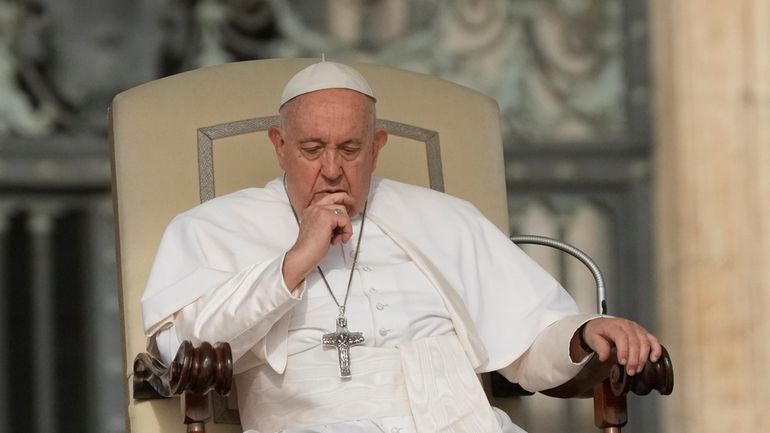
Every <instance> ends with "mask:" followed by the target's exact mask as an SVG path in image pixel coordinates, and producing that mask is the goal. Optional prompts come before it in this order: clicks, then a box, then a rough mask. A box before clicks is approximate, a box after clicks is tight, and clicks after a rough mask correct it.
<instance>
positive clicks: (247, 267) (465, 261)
mask: <svg viewBox="0 0 770 433" xmlns="http://www.w3.org/2000/svg"><path fill="white" fill-rule="evenodd" d="M375 102H376V100H375V97H374V94H373V92H372V90H371V88H370V87H369V85H368V84H367V83H366V81H365V80H364V78H363V77H361V75H360V74H358V73H357V72H356V71H355V70H353V69H352V68H350V67H348V66H345V65H341V64H337V63H333V62H321V63H317V64H314V65H311V66H309V67H308V68H306V69H304V70H302V71H300V72H299V73H297V75H295V76H294V77H293V78H292V79H291V80H290V81H289V83H288V84H287V85H286V88H285V89H284V92H283V95H282V99H281V106H280V109H279V112H280V125H279V126H277V127H273V128H271V129H270V130H269V137H270V140H271V141H272V142H273V144H274V146H275V152H276V156H277V159H278V163H279V164H280V166H281V168H282V169H283V170H284V171H285V175H284V176H283V177H282V178H279V179H276V180H274V181H272V182H270V183H268V184H267V185H266V186H265V187H264V188H252V189H246V190H243V191H239V192H236V193H233V194H230V195H227V196H223V197H219V198H217V199H214V200H211V201H209V202H207V203H205V204H203V205H201V206H198V207H196V208H194V209H192V210H190V211H187V212H185V213H183V214H181V215H179V216H177V217H176V218H175V219H174V221H172V223H171V224H170V225H169V227H168V228H167V230H166V233H165V234H164V237H163V240H162V242H161V246H160V248H159V251H158V255H157V257H156V261H155V264H154V266H153V269H152V273H151V275H150V279H149V281H148V285H147V288H146V290H145V295H144V297H143V299H142V306H143V313H144V319H145V327H146V330H147V334H148V336H150V337H152V339H151V342H152V343H154V344H157V347H158V349H159V350H160V352H161V354H162V355H163V356H164V357H165V358H166V359H169V358H171V357H172V356H173V353H174V351H175V350H176V348H177V347H178V345H179V341H181V340H185V339H188V340H192V341H193V342H195V343H197V342H200V341H227V342H229V343H230V344H231V347H232V349H233V354H234V358H235V359H236V363H235V367H236V385H237V390H238V401H239V405H240V412H241V422H242V425H243V427H244V429H250V430H254V431H259V432H261V433H272V432H287V433H288V432H292V433H299V432H307V433H310V432H332V433H339V432H351V433H352V432H360V433H365V432H382V431H388V432H390V431H393V432H401V433H409V432H419V433H429V432H457V433H459V432H464V433H468V432H478V433H490V432H517V431H521V430H520V429H518V427H516V426H514V425H513V424H512V423H511V421H510V420H509V419H508V417H507V416H506V415H505V414H503V413H502V412H500V411H498V410H496V409H494V408H491V407H490V406H489V403H488V402H487V400H486V398H485V396H484V393H483V390H482V389H481V387H480V385H479V382H478V380H477V378H476V375H475V373H477V372H485V371H493V370H498V371H500V372H502V373H503V374H504V375H505V376H506V377H508V378H509V379H510V380H512V381H514V382H517V383H519V384H521V385H522V386H523V387H524V388H526V389H530V390H533V391H534V390H541V389H546V388H550V387H553V386H556V385H559V384H561V383H563V382H565V381H566V380H568V379H570V378H571V377H572V376H573V375H574V374H576V373H577V371H578V370H579V369H580V368H581V366H582V364H583V363H584V362H585V360H587V359H588V357H589V356H590V355H591V353H592V352H596V353H597V355H598V356H599V357H600V358H601V359H606V358H607V357H608V356H609V352H610V348H611V346H612V345H614V346H616V347H617V349H618V354H619V358H620V360H621V362H623V363H625V365H626V368H627V371H628V372H629V374H634V373H635V372H637V371H638V370H640V369H641V367H642V365H643V364H644V362H645V361H646V360H647V359H648V358H650V359H652V360H653V361H654V360H657V358H658V357H659V356H660V353H661V348H660V345H659V344H658V343H657V341H656V339H655V337H653V336H652V335H651V334H649V333H648V332H647V331H645V330H644V329H643V328H642V327H641V326H639V325H637V324H635V323H633V322H630V321H628V320H624V319H619V318H608V317H599V316H596V315H578V314H576V308H575V305H574V302H573V301H572V300H571V299H570V298H569V296H568V295H567V294H566V292H564V290H563V289H562V288H561V287H560V286H559V285H558V284H557V283H556V282H555V281H554V280H553V279H552V278H551V277H550V276H548V275H547V274H546V273H545V272H544V271H543V270H541V269H540V268H539V267H538V266H537V265H536V264H534V263H533V262H532V261H531V260H529V259H528V257H527V256H526V255H524V254H523V253H522V252H521V251H520V250H519V249H518V248H516V247H515V246H514V245H513V244H512V243H511V242H510V241H509V240H508V239H507V237H506V236H505V235H504V234H502V233H501V232H500V231H499V230H497V229H496V228H495V227H494V226H493V225H492V224H491V223H490V222H489V221H487V220H486V219H485V218H484V217H483V216H482V215H481V214H480V213H479V212H478V211H477V210H476V209H475V208H473V207H472V206H471V205H470V204H468V203H467V202H464V201H462V200H459V199H456V198H454V197H451V196H448V195H445V194H441V193H437V192H434V191H431V190H426V189H423V188H419V187H415V186H411V185H405V184H401V183H398V182H394V181H390V180H386V179H379V178H373V177H372V173H373V172H374V170H375V167H376V164H377V157H378V155H379V152H380V151H381V150H382V148H383V146H384V145H385V143H386V141H387V134H386V132H385V131H383V130H381V129H377V128H375V117H376V116H375ZM429 217H430V218H429Z"/></svg>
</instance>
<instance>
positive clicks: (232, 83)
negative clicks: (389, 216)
mask: <svg viewBox="0 0 770 433" xmlns="http://www.w3.org/2000/svg"><path fill="white" fill-rule="evenodd" d="M312 62H314V60H310V59H291V60H287V59H276V60H259V61H249V62H239V63H230V64H225V65H220V66H215V67H209V68H203V69H199V70H195V71H190V72H186V73H182V74H178V75H175V76H171V77H167V78H163V79H159V80H156V81H153V82H150V83H147V84H144V85H141V86H138V87H136V88H134V89H130V90H128V91H126V92H123V93H121V94H119V95H117V96H116V97H115V99H114V101H113V104H112V107H111V122H110V123H111V141H112V149H113V185H114V194H115V195H114V201H115V217H116V230H117V239H118V248H119V261H120V263H119V268H120V281H119V284H120V288H121V303H122V314H123V317H122V318H123V330H124V338H125V350H126V353H125V356H126V371H125V373H126V378H127V383H130V374H131V363H132V360H133V357H134V356H135V355H136V354H137V353H139V352H141V351H144V350H145V343H146V341H145V335H144V331H143V326H142V320H141V308H140V305H139V299H140V297H141V294H142V292H143V290H144V285H145V282H146V280H147V276H148V274H149V270H150V266H151V264H152V260H153V258H154V255H155V250H156V249H157V246H158V243H159V241H160V237H161V235H162V233H163V230H164V228H165V226H166V225H167V224H168V222H169V221H170V220H171V219H172V218H173V217H174V216H175V215H176V214H178V213H180V212H182V211H184V210H186V209H189V208H191V207H193V206H195V205H197V204H198V203H200V202H201V179H200V178H199V174H200V165H199V160H200V155H199V146H198V143H199V135H200V133H201V132H200V131H201V130H203V131H205V130H206V128H211V127H214V126H216V125H221V124H228V123H232V122H236V121H239V120H244V119H255V118H261V117H268V116H275V115H276V114H277V104H278V102H277V101H278V100H279V96H280V92H281V89H282V88H283V85H284V84H285V83H286V81H288V79H289V78H290V77H291V76H292V75H293V74H294V73H295V72H297V71H298V70H300V69H301V68H302V67H304V66H306V65H308V64H310V63H312ZM354 66H355V67H356V69H358V70H359V71H360V72H361V73H362V74H363V75H364V76H365V77H366V78H367V80H369V82H370V83H371V85H372V87H373V88H374V91H375V94H376V95H377V97H378V103H377V115H378V118H379V119H384V120H387V121H392V122H396V123H400V124H404V125H411V126H416V127H419V128H424V129H427V130H430V131H435V132H437V133H438V137H437V138H438V141H439V149H438V151H437V152H431V151H429V150H428V148H426V145H425V143H424V142H423V141H421V140H413V139H409V138H403V137H398V136H395V135H391V136H390V138H389V143H388V145H386V147H385V148H384V150H383V152H382V153H381V156H380V160H379V163H378V167H377V171H376V173H375V174H376V175H381V176H385V177H390V178H394V179H396V180H401V181H404V182H408V183H414V184H419V185H423V186H429V185H430V183H431V181H432V180H431V179H430V177H429V176H428V167H430V166H431V161H430V159H431V157H436V156H438V155H440V159H439V160H438V162H439V163H440V167H441V178H442V179H441V181H442V184H443V187H444V190H445V191H446V192H448V193H450V194H452V195H455V196H458V197H462V198H465V199H467V200H469V201H471V202H473V203H474V204H475V205H476V206H477V207H478V208H479V209H480V210H481V211H482V212H484V213H485V214H486V215H487V217H489V218H490V219H491V220H492V221H493V222H494V223H495V224H497V225H498V226H499V227H500V228H501V229H502V230H504V231H506V232H507V206H506V194H505V177H504V171H503V159H502V144H501V137H500V124H499V118H498V116H499V112H498V108H497V104H496V103H495V102H494V100H492V99H491V98H489V97H487V96H484V95H482V94H480V93H478V92H476V91H473V90H471V89H467V88H465V87H462V86H459V85H456V84H453V83H450V82H447V81H444V80H441V79H438V78H435V77H431V76H428V75H423V74H418V73H414V72H407V71H402V70H398V69H393V68H389V67H385V66H377V65H369V64H355V65H354ZM386 123H387V122H386ZM390 127H393V125H390ZM211 141H212V143H213V146H212V148H213V154H212V161H213V172H214V191H213V193H214V194H215V195H221V194H224V193H227V192H230V191H234V190H237V189H240V188H244V187H248V186H261V185H263V184H265V183H266V181H268V180H270V179H272V178H275V177H277V176H278V175H280V170H279V168H278V167H277V164H276V162H275V157H274V152H273V147H272V145H271V144H270V142H269V140H268V138H267V134H266V133H265V132H264V131H262V132H247V133H244V134H240V135H235V136H231V137H223V138H215V139H213V140H211ZM434 164H435V161H434ZM204 183H205V182H204ZM129 397H130V396H129ZM127 404H128V421H127V424H128V426H129V428H130V431H133V432H149V433H152V432H160V431H163V432H166V431H169V432H170V431H174V430H175V429H180V428H181V426H180V424H179V420H180V419H181V415H179V413H178V412H176V413H171V414H168V413H165V412H166V409H167V408H168V407H169V406H175V403H171V402H167V401H166V402H151V403H138V404H135V403H134V402H133V401H132V399H131V398H129V399H128V402H127ZM169 423H170V424H169ZM223 428H224V430H221V429H223ZM211 431H215V432H217V431H239V430H238V429H237V428H231V427H221V426H217V427H215V428H214V430H211Z"/></svg>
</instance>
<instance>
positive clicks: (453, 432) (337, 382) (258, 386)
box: [236, 335, 501, 433]
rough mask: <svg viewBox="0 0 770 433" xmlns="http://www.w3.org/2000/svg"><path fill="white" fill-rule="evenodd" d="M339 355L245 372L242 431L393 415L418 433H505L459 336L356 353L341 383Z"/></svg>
mask: <svg viewBox="0 0 770 433" xmlns="http://www.w3.org/2000/svg"><path fill="white" fill-rule="evenodd" d="M336 359H337V357H336V355H335V356H333V357H319V354H318V351H315V350H309V351H307V352H303V353H299V354H296V355H292V356H290V357H289V359H288V365H287V368H286V371H285V373H284V374H278V373H276V372H275V371H274V370H273V369H272V368H270V366H269V365H266V364H265V365H261V366H259V367H257V368H254V369H251V370H249V371H246V372H244V373H242V374H239V375H238V376H237V378H236V380H237V381H238V386H237V388H238V389H239V390H243V392H241V391H239V394H238V401H239V403H240V407H241V409H240V410H241V424H242V426H243V428H244V429H255V430H257V431H259V432H262V433H272V432H276V431H279V430H280V429H282V428H284V427H286V426H311V425H318V424H331V423H336V422H345V421H353V420H369V419H373V420H378V419H382V418H387V417H394V416H408V415H411V416H413V418H414V422H415V426H416V427H417V431H418V433H500V432H501V430H500V427H499V424H498V422H497V419H496V418H495V415H494V413H493V412H492V408H491V407H490V406H489V402H488V401H487V399H486V395H485V394H484V390H483V389H482V387H481V383H480V382H479V380H478V377H477V376H476V374H475V372H474V371H473V367H472V366H471V364H470V362H469V361H468V357H467V356H466V354H465V352H464V351H463V348H462V345H461V344H460V342H459V340H458V339H457V336H455V335H447V336H441V337H431V338H423V339H420V340H417V341H413V342H410V343H407V344H404V345H401V346H399V348H397V349H389V348H378V347H366V346H356V347H353V348H351V359H352V361H353V372H352V374H353V377H352V378H351V379H350V380H342V379H339V377H338V372H339V366H338V365H337V361H336Z"/></svg>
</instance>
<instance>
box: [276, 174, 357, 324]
mask: <svg viewBox="0 0 770 433" xmlns="http://www.w3.org/2000/svg"><path fill="white" fill-rule="evenodd" d="M283 189H284V191H286V198H288V199H289V207H290V208H291V213H292V214H293V215H294V220H295V221H296V222H297V226H298V227H299V225H300V222H299V215H297V211H295V210H294V206H292V204H291V199H290V198H289V189H288V188H286V174H284V175H283ZM368 204H369V202H368V201H366V202H364V209H363V211H362V212H361V225H360V227H359V229H358V241H357V242H356V252H355V253H354V254H353V265H352V266H351V267H350V275H349V276H348V286H347V288H346V289H345V299H343V301H342V304H341V305H340V302H339V301H338V300H337V297H336V296H334V292H333V291H332V287H331V285H329V281H327V280H326V274H324V271H323V270H322V269H321V265H318V266H316V269H318V273H319V274H321V279H322V280H323V282H324V285H325V286H326V290H328V291H329V295H331V297H332V300H334V303H335V304H336V305H337V308H338V309H339V312H340V316H341V317H342V316H344V315H345V306H346V305H347V304H348V296H349V295H350V286H351V285H352V283H353V273H354V272H355V269H356V263H358V254H359V253H360V252H361V239H363V238H364V222H365V221H366V207H367V205H368Z"/></svg>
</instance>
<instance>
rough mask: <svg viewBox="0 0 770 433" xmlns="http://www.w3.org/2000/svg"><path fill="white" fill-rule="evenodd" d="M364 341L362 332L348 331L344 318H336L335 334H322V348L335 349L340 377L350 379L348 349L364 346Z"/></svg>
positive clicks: (346, 321) (346, 320)
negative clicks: (330, 347)
mask: <svg viewBox="0 0 770 433" xmlns="http://www.w3.org/2000/svg"><path fill="white" fill-rule="evenodd" d="M365 341H366V339H365V338H364V333H363V332H350V331H348V319H346V318H345V317H344V316H340V317H338V318H337V332H330V333H328V334H324V336H323V344H324V346H334V347H336V348H337V357H338V358H339V361H340V377H342V378H346V379H347V378H350V347H351V346H357V345H359V344H364V342H365Z"/></svg>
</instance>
